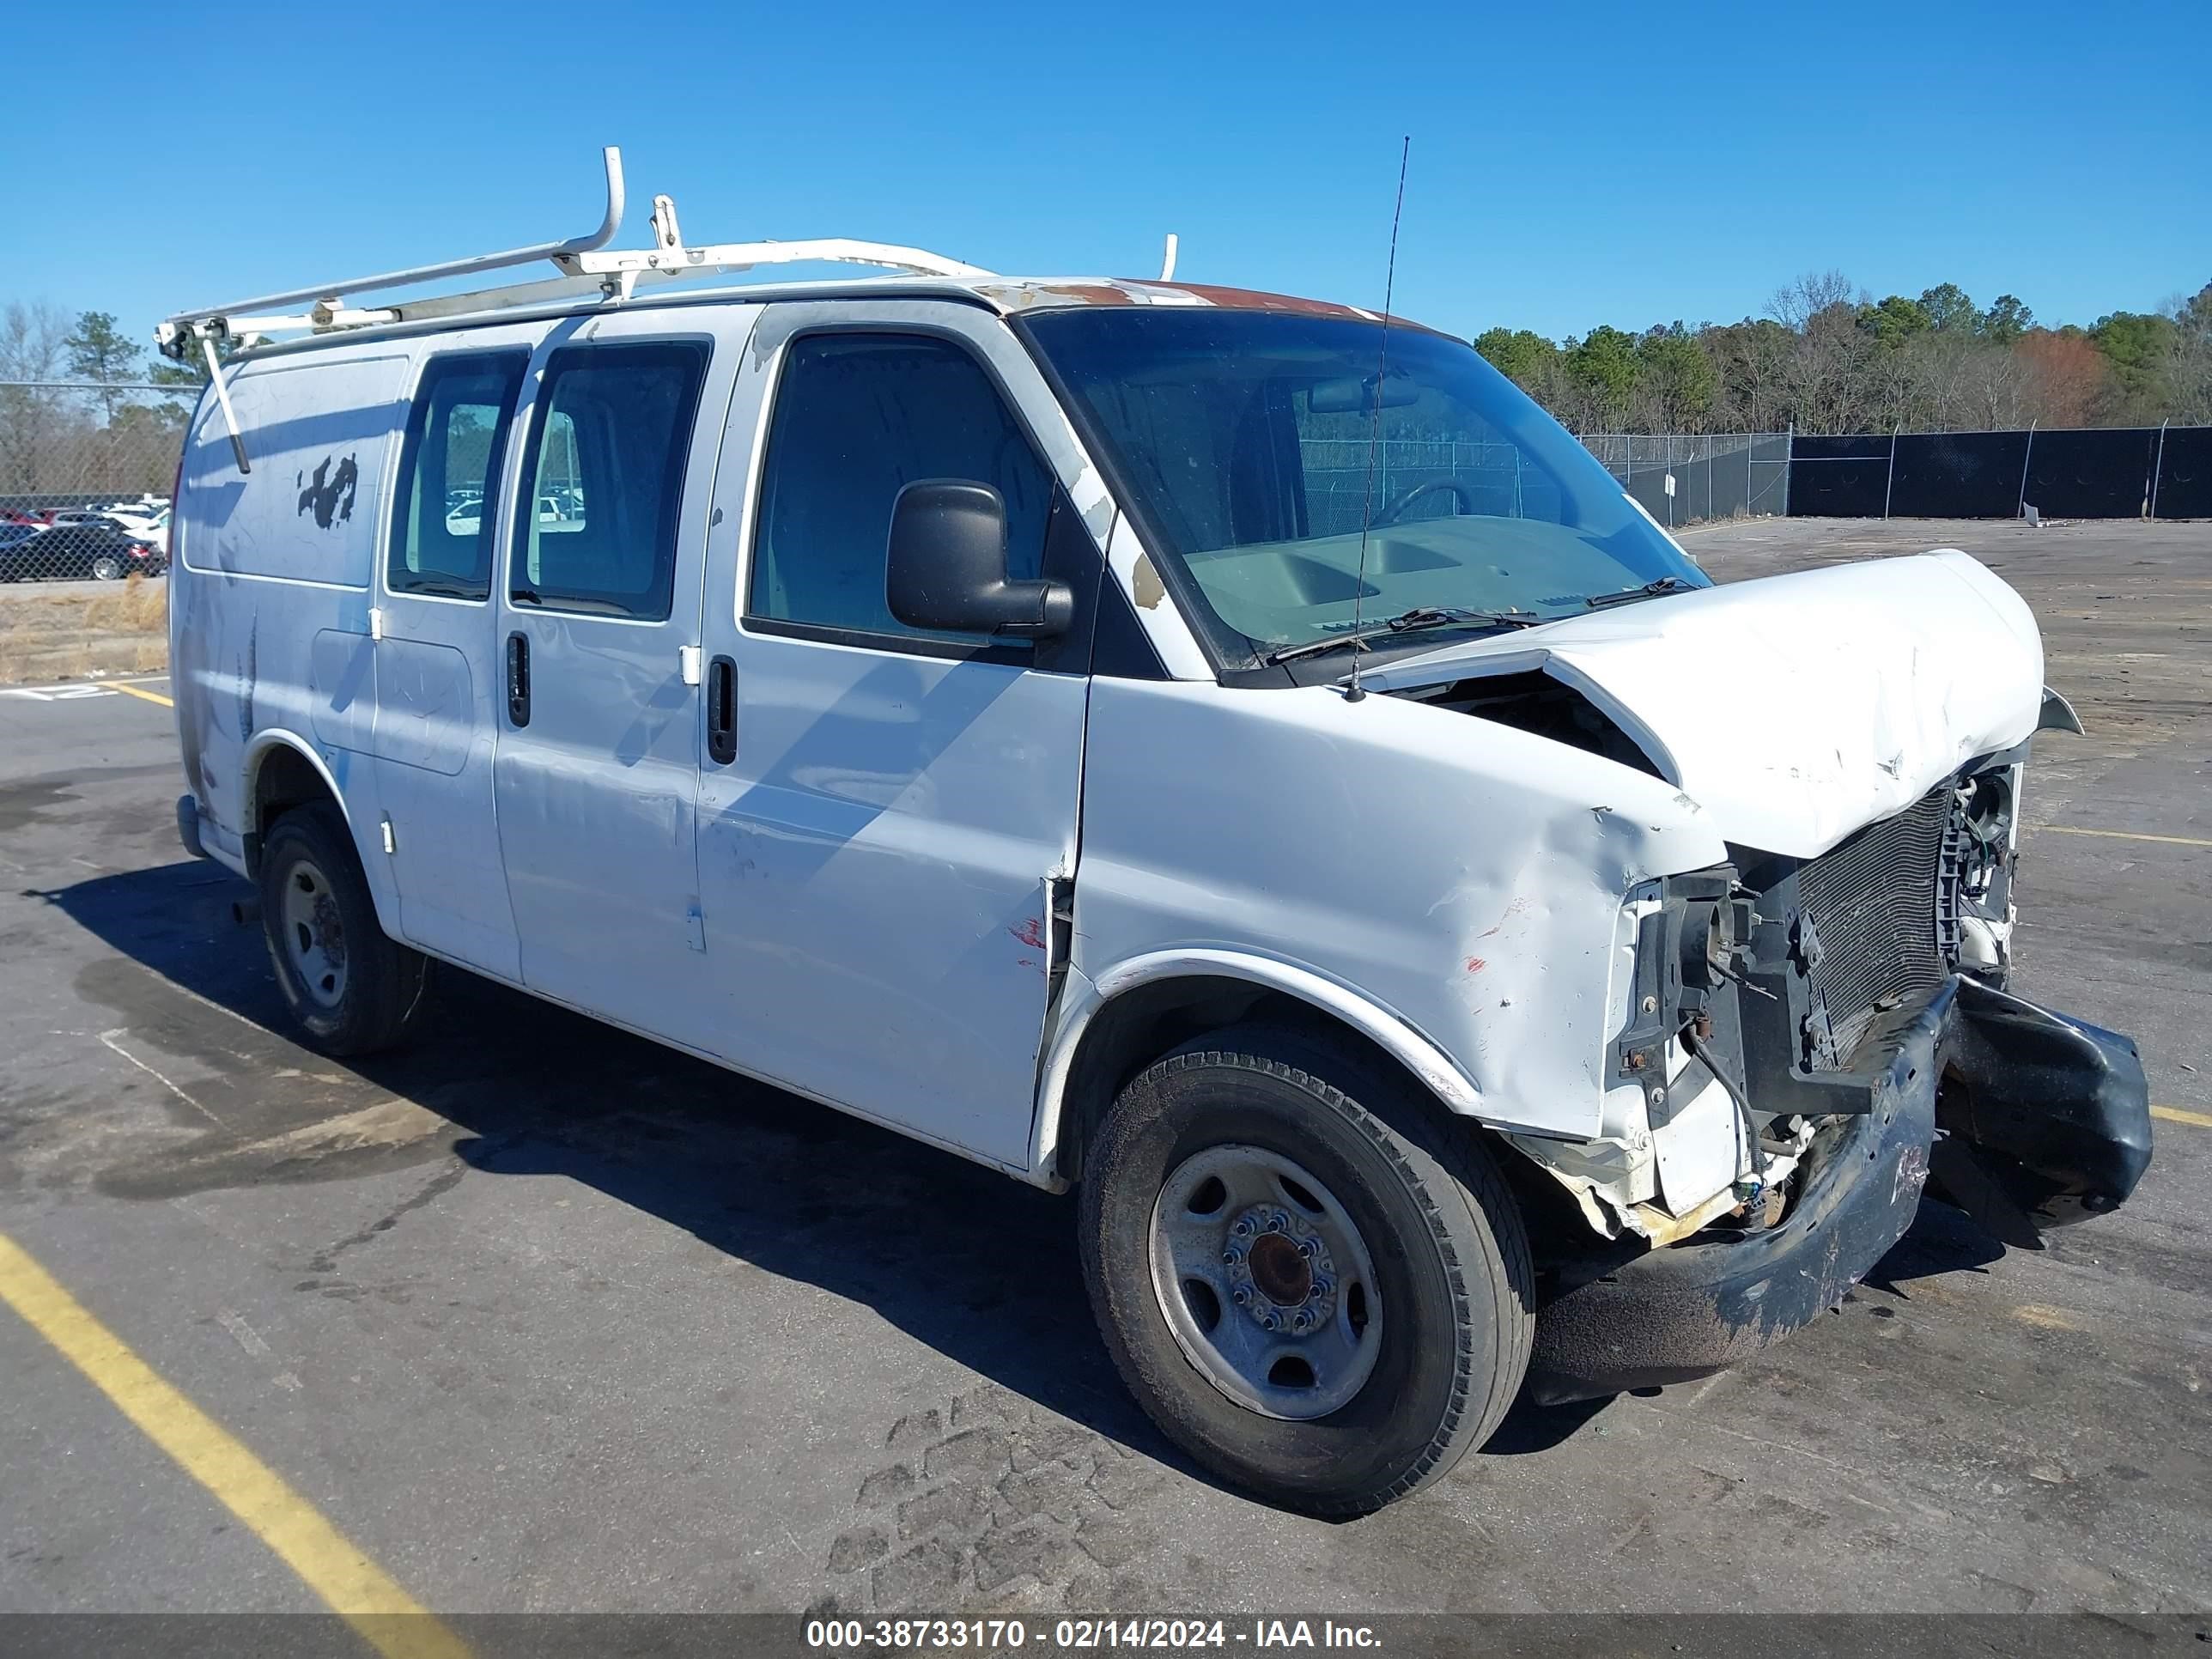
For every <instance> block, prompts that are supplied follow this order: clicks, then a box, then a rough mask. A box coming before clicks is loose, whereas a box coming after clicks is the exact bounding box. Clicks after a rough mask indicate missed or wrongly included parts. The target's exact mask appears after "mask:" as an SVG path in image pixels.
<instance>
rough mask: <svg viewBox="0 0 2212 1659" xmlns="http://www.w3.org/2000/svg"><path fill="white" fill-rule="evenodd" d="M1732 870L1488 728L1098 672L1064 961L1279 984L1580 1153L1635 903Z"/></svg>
mask: <svg viewBox="0 0 2212 1659" xmlns="http://www.w3.org/2000/svg"><path fill="white" fill-rule="evenodd" d="M1726 855H1727V854H1726V848H1725V846H1724V844H1723V838H1722V836H1721V834H1720V831H1719V829H1717V827H1716V826H1714V825H1713V824H1712V823H1711V822H1710V821H1709V820H1708V817H1707V815H1706V814H1705V812H1704V811H1703V810H1702V809H1701V808H1700V807H1699V805H1698V803H1697V802H1695V801H1694V800H1692V799H1690V798H1689V797H1688V796H1686V795H1685V794H1683V793H1680V791H1679V790H1677V789H1676V788H1675V787H1673V786H1671V785H1669V784H1668V783H1666V782H1664V781H1662V780H1660V779H1657V778H1655V777H1653V776H1651V775H1649V774H1648V773H1644V772H1640V771H1637V770H1634V769H1631V768H1629V767H1626V766H1624V765H1620V764H1619V763H1615V762H1613V761H1610V760H1607V759H1605V758H1603V757H1599V756H1596V755H1592V754H1589V753H1587V752H1585V751H1583V750H1577V749H1571V748H1569V747H1567V746H1566V745H1565V744H1559V743H1556V742H1553V741H1552V740H1551V739H1549V738H1543V737H1539V736H1536V735H1534V734H1533V733H1530V732H1522V731H1519V730H1516V729H1515V728H1513V727H1510V726H1504V725H1501V724H1498V723H1496V722H1492V721H1487V720H1468V719H1467V718H1465V717H1464V716H1462V715H1460V714H1454V713H1451V712H1449V711H1448V710H1444V709H1440V708H1431V707H1429V706H1427V705H1425V704H1421V703H1418V702H1411V701H1409V700H1407V699H1403V698H1397V697H1382V696H1369V697H1364V698H1362V699H1360V700H1359V701H1358V702H1352V701H1350V700H1349V699H1347V698H1346V696H1345V695H1344V693H1343V692H1342V691H1341V690H1340V689H1338V688H1336V687H1333V686H1310V687H1301V688H1277V689H1271V690H1243V689H1236V688H1231V687H1225V686H1221V685H1217V684H1204V683H1197V682H1188V681H1136V680H1120V679H1107V678H1100V679H1099V680H1097V681H1096V682H1094V684H1093V686H1092V690H1091V708H1090V718H1089V722H1088V727H1087V733H1086V738H1085V787H1084V809H1083V838H1082V859H1081V865H1080V867H1079V872H1078V878H1077V882H1076V892H1075V906H1074V949H1073V963H1072V966H1073V968H1074V969H1077V970H1079V971H1080V972H1081V973H1082V974H1084V975H1085V976H1086V977H1088V978H1089V979H1091V981H1092V982H1093V983H1094V984H1102V985H1103V983H1105V982H1106V980H1107V976H1110V975H1113V974H1115V973H1116V972H1118V971H1121V970H1123V969H1124V967H1125V964H1133V963H1140V962H1143V963H1157V962H1162V961H1167V960H1184V961H1209V960H1217V959H1226V960H1231V961H1234V962H1236V963H1239V964H1241V965H1242V967H1243V970H1244V971H1245V972H1247V973H1249V974H1250V975H1259V974H1262V973H1266V974H1273V975H1278V976H1279V977H1281V978H1282V979H1283V980H1284V981H1285V983H1284V985H1283V988H1285V989H1286V990H1290V991H1291V994H1295V995H1302V996H1304V999H1305V1000H1308V1001H1312V1002H1316V1003H1317V1004H1319V1005H1320V1006H1325V1007H1327V1006H1332V1003H1334V1004H1335V1005H1337V1006H1339V1007H1340V1008H1341V1009H1342V1010H1343V1011H1345V1012H1343V1017H1345V1018H1346V1020H1347V1023H1349V1024H1354V1025H1355V1026H1356V1027H1357V1028H1358V1029H1360V1030H1365V1031H1367V1032H1368V1033H1369V1034H1370V1035H1371V1036H1375V1037H1376V1041H1378V1042H1383V1044H1384V1046H1385V1047H1393V1045H1395V1049H1396V1050H1402V1051H1403V1054H1402V1055H1401V1057H1408V1064H1409V1065H1411V1066H1412V1068H1413V1071H1414V1073H1415V1074H1416V1075H1433V1076H1434V1077H1435V1078H1436V1079H1437V1080H1438V1085H1441V1086H1437V1085H1432V1086H1437V1093H1438V1097H1439V1099H1441V1100H1443V1102H1444V1103H1445V1104H1446V1105H1447V1106H1449V1107H1450V1108H1451V1109H1453V1110H1455V1111H1459V1112H1462V1113H1464V1114H1465V1115H1469V1116H1473V1117H1475V1118H1478V1119H1480V1120H1481V1121H1484V1122H1486V1123H1492V1124H1495V1125H1498V1126H1499V1127H1510V1128H1515V1129H1519V1130H1523V1131H1526V1132H1528V1133H1538V1134H1546V1135H1554V1136H1561V1137H1565V1138H1568V1139H1589V1138H1591V1137H1593V1136H1595V1134H1597V1133H1599V1128H1600V1123H1601V1114H1602V1110H1603V1093H1604V1083H1603V1079H1604V1077H1605V1052H1606V1048H1607V1041H1608V1039H1609V1037H1610V1036H1611V1035H1612V1031H1613V1029H1616V1028H1615V1027H1614V1026H1613V1025H1612V1024H1610V1023H1609V1022H1610V1021H1611V1019H1612V1017H1613V1013H1614V1012H1615V1010H1614V1009H1613V990H1614V987H1615V985H1616V983H1617V982H1620V976H1622V975H1625V974H1626V972H1627V971H1628V970H1629V969H1630V968H1631V967H1632V964H1630V963H1625V962H1624V961H1623V960H1622V952H1621V951H1620V949H1619V948H1618V931H1619V921H1620V911H1621V906H1622V903H1623V902H1624V900H1625V898H1626V896H1627V894H1628V893H1629V892H1630V890H1632V889H1633V888H1634V887H1636V886H1637V885H1638V884H1639V883H1641V882H1644V881H1647V880H1650V879H1651V878H1656V877H1658V876H1662V875H1669V874H1675V873H1680V872H1685V871H1688V870H1693V869H1699V868H1703V867H1705V866H1710V865H1713V864H1716V863H1718V862H1720V861H1721V860H1723V859H1724V858H1725V857H1726ZM1261 964H1272V965H1266V966H1263V965H1261ZM1148 971H1149V970H1148ZM1203 971H1221V970H1220V969H1205V970H1203ZM1293 978H1295V979H1296V981H1297V983H1296V984H1295V985H1293V984H1291V983H1289V982H1288V981H1290V980H1291V979H1293ZM1301 987H1303V988H1301ZM1354 987H1356V989H1355V988H1354ZM1363 1022H1364V1023H1363ZM1394 1051H1395V1050H1394ZM1429 1051H1433V1057H1431V1054H1430V1053H1429ZM1046 1077H1047V1079H1050V1077H1051V1067H1050V1066H1047V1067H1046ZM1041 1117H1042V1114H1041Z"/></svg>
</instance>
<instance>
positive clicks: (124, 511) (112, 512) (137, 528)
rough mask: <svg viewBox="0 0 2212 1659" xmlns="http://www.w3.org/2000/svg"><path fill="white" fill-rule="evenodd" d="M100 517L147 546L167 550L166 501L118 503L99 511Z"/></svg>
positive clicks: (167, 518)
mask: <svg viewBox="0 0 2212 1659" xmlns="http://www.w3.org/2000/svg"><path fill="white" fill-rule="evenodd" d="M100 516H101V517H102V518H106V519H112V520H114V521H115V522H116V523H117V524H118V525H120V526H122V527H123V528H124V529H125V530H127V531H129V532H131V534H132V535H133V536H137V537H138V538H141V539H142V540H143V541H144V542H145V543H146V544H147V545H148V546H149V547H156V548H159V549H160V550H161V551H162V552H163V553H165V554H166V553H167V551H168V550H169V503H168V502H167V501H118V502H117V503H115V504H114V505H113V506H112V507H102V508H100Z"/></svg>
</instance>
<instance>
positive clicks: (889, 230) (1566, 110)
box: [0, 0, 2212, 337]
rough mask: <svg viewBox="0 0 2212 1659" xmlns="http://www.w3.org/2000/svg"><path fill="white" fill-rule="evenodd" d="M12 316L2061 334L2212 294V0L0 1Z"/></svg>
mask: <svg viewBox="0 0 2212 1659" xmlns="http://www.w3.org/2000/svg"><path fill="white" fill-rule="evenodd" d="M9 36H10V42H9V44H10V46H11V47H12V48H13V50H12V52H11V53H10V57H11V60H12V61H13V62H14V63H15V64H16V65H17V66H18V68H19V70H21V69H22V68H23V67H25V66H32V67H34V68H35V70H36V71H37V82H38V85H37V91H36V96H35V97H34V98H33V99H32V100H30V101H29V103H28V104H26V103H25V102H24V101H23V100H18V101H17V103H16V105H15V109H14V111H13V117H14V118H13V119H11V121H10V123H9V134H8V137H7V139H6V141H5V144H6V148H5V158H6V159H5V164H4V166H3V167H0V250H4V252H5V255H6V257H5V258H0V300H5V299H41V298H42V299H46V300H50V301H53V302H55V303H56V304H58V305H60V306H62V307H66V308H67V309H69V310H71V311H78V310H84V309H103V310H109V311H112V312H114V313H117V314H118V318H119V319H120V320H121V321H122V322H123V324H124V325H125V327H126V328H127V329H128V330H129V331H131V332H132V333H133V334H134V335H137V336H139V337H144V336H145V334H146V332H147V331H149V329H150V328H151V326H152V325H153V323H154V321H155V319H156V318H158V317H159V316H160V315H161V314H162V313H165V312H167V311H168V310H172V309H179V308H182V307H188V306H194V305H204V304H209V303H213V302H216V301H222V300H225V299H228V298H233V297H236V296H238V295H245V294H252V293H261V292H267V291H270V290H271V289H278V288H288V287H291V286H293V285H295V283H307V282H313V281H316V280H318V279H321V278H330V277H336V276H345V275H350V274H353V273H355V272H356V271H359V270H381V269H387V268H390V267H392V266H395V265H401V264H414V263H420V262H427V261H429V260H432V259H437V258H450V257H453V256H456V255H459V254H461V253H465V252H479V251H483V250H485V249H489V248H495V247H505V246H512V245H514V244H516V243H520V242H525V241H531V240H539V239H542V238H544V237H547V236H550V235H563V234H574V233H575V232H577V231H580V230H581V229H583V228H586V227H587V226H588V225H589V224H590V223H592V222H593V221H594V220H595V219H596V218H597V216H598V212H599V199H598V193H599V182H598V167H597V156H598V147H599V145H600V144H602V143H619V144H621V145H622V146H623V153H624V156H625V159H626V161H627V162H628V167H629V180H630V189H631V201H632V204H633V207H632V212H631V216H630V218H629V223H628V226H627V227H626V230H625V235H624V240H625V241H626V242H629V243H632V244H635V243H636V242H639V241H641V240H643V238H644V236H645V216H646V213H647V210H649V204H650V198H651V197H652V196H653V193H654V192H656V191H668V192H670V193H671V194H673V195H674V196H675V197H676V200H677V203H678V207H679V210H680V211H681V215H682V220H683V224H684V230H685V233H686V235H687V236H688V238H689V239H690V240H693V241H695V242H696V241H702V240H739V239H744V238H749V237H759V236H774V237H799V236H808V235H822V234H842V235H858V236H866V237H872V238H876V239H879V240H890V241H906V242H915V243H919V244H921V245H922V246H930V247H935V248H938V249H939V250H941V251H944V252H950V253H953V254H957V255H958V256H960V257H962V258H966V259H969V260H970V261H972V262H974V263H976V264H984V265H987V266H990V267H992V268H993V269H996V270H1006V271H1017V272H1024V273H1050V274H1074V273H1082V274H1101V273H1103V274H1115V275H1149V274H1152V273H1153V272H1155V271H1156V270H1158V259H1159V249H1160V243H1161V240H1162V238H1163V236H1164V233H1166V232H1168V231H1170V230H1173V231H1176V232H1177V233H1179V234H1180V235H1181V237H1182V263H1181V266H1180V270H1179V272H1178V274H1179V275H1181V276H1186V277H1188V278H1189V279H1191V280H1193V281H1204V282H1221V283H1234V284H1237V285H1241V286H1249V287H1260V288H1275V289H1288V290H1291V291H1292V292H1297V293H1302V294H1309V295H1316V296H1320V297H1325V298H1331V299H1342V300H1348V301H1355V302H1359V303H1366V304H1376V303H1379V301H1380V300H1381V297H1382V289H1383V265H1384V255H1385V251H1386V248H1385V244H1386V240H1387V237H1388V234H1389V219H1390V197H1391V190H1392V186H1393V184H1394V182H1395V170H1396V166H1397V157H1398V141H1399V137H1400V135H1401V134H1404V133H1410V134H1412V135H1413V162H1412V168H1411V173H1410V175H1409V178H1408V181H1407V195H1406V210H1405V226H1404V230H1403V233H1402V235H1401V244H1400V252H1399V260H1398V300H1399V305H1398V308H1399V310H1400V311H1401V312H1402V313H1405V314H1407V315H1410V316H1414V317H1418V318H1420V319H1423V320H1424V321H1426V322H1429V323H1431V324H1432V325H1437V326H1440V327H1444V328H1448V329H1450V330H1453V331H1456V332H1463V333H1468V334H1473V333H1475V332H1478V331H1480V330H1481V329H1483V328H1486V327H1488V326H1490V325H1492V324H1501V323H1502V324H1505V325H1511V326H1516V327H1530V328H1534V329H1536V330H1538V331H1541V332H1543V333H1546V334H1549V335H1553V336H1554V337H1557V336H1561V335H1565V334H1570V333H1579V332H1583V331H1587V330H1588V329H1589V328H1590V327H1591V326H1593V325H1595V324H1598V323H1601V322H1610V323H1613V324H1616V325H1621V326H1625V327H1639V328H1640V327H1644V326H1648V325H1651V324H1653V323H1656V322H1662V321H1669V320H1673V319H1678V318H1679V319H1683V320H1686V321H1688V322H1691V323H1696V322H1699V321H1700V320H1706V319H1711V320H1716V321H1727V320H1733V319H1736V318H1740V317H1742V316H1744V315H1746V314H1750V313H1758V312H1759V311H1760V310H1761V308H1762V307H1764V305H1765V301H1766V299H1767V297H1768V296H1769V295H1771V292H1772V291H1773V290H1774V289H1775V288H1776V287H1777V286H1778V285H1779V284H1781V283H1784V282H1785V281H1787V280H1788V279H1790V277H1791V276H1795V275H1796V274H1797V273H1799V272H1801V271H1804V270H1814V269H1820V270H1825V269H1828V268H1831V267H1833V268H1838V269H1840V270H1843V271H1844V273H1845V274H1846V275H1847V276H1850V278H1851V279H1852V280H1853V281H1854V282H1855V283H1859V284H1861V285H1863V286H1864V287H1866V288H1868V289H1871V290H1873V292H1874V293H1875V294H1876V295H1881V294H1885V293H1888V292H1892V291H1903V292H1906V293H1911V294H1917V293H1918V292H1919V291H1920V290H1921V289H1923V288H1925V287H1928V286H1929V285H1931V284H1933V283H1937V282H1941V281H1945V280H1949V281H1954V282H1956V283H1960V285H1961V286H1962V287H1964V288H1965V289H1966V290H1967V292H1968V293H1970V294H1971V295H1973V296H1974V297H1975V298H1976V299H1977V300H1978V301H1982V302H1984V303H1985V304H1986V303H1987V302H1988V301H1990V299H1992V298H1994V297H1995V296H1996V295H1997V294H1998V293H1999V292H2000V291H2004V290H2009V291H2011V292H2014V293H2016V294H2018V295H2020V296H2021V298H2023V299H2024V300H2026V301H2027V303H2028V304H2029V305H2031V306H2032V307H2033V308H2034V310H2035V313H2036V315H2037V317H2038V318H2039V319H2042V320H2045V321H2049V322H2061V321H2074V322H2081V323H2087V322H2090V321H2093V320H2094V319H2095V318H2096V316H2097V315H2098V314H2099V313H2101V312H2104V311H2107V310H2112V309H2121V308H2124V309H2136V310H2141V309H2148V308H2152V307H2156V306H2157V305H2159V304H2160V302H2162V301H2164V300H2166V298H2168V297H2169V296H2170V295H2173V294H2174V293H2176V292H2177V291H2180V290H2183V289H2188V290H2192V291H2193V290H2194V289H2197V288H2198V287H2200V286H2202V285H2203V283H2206V282H2208V281H2212V169H2208V167H2207V165H2206V163H2207V161H2208V160H2209V159H2212V94H2208V92H2207V90H2206V84H2205V80H2204V75H2205V66H2206V64H2207V63H2208V62H2212V6H2208V5H2206V4H2204V3H2202V0H2170V3H2166V4H2163V5H2140V4H2126V3H2121V4H2115V5H2108V6H2100V7H2099V8H2095V9H2091V8H2089V7H2087V6H2085V5H2062V4H2057V3H2053V0H2015V3H2011V4H2007V5H1984V4H1978V3H1959V4H1946V5H1929V6H1922V7H1917V8H1913V9H1911V10H1910V11H1906V10H1905V9H1890V8H1875V9H1868V8H1838V7H1829V6H1821V7H1810V6H1787V5H1779V4H1774V3H1771V0H1770V3H1767V4H1765V5H1762V6H1759V7H1745V8H1741V9H1735V8H1728V9H1705V8H1699V7H1695V6H1689V5H1665V6H1656V5H1655V6H1651V7H1649V8H1642V7H1612V6H1604V5H1586V4H1558V5H1548V6H1547V5H1544V4H1541V3H1536V4H1532V3H1525V0H1524V3H1521V4H1518V5H1515V6H1512V7H1510V8H1500V7H1495V6H1488V5H1482V4H1474V5H1468V4H1430V3H1425V0H1408V3H1401V4H1398V5H1395V6H1379V5H1371V4H1370V5H1344V4H1339V5H1335V6H1332V7H1328V8H1310V9H1309V8H1304V7H1300V6H1293V5H1278V6H1267V7H1261V6H1249V7H1236V8H1229V7H1221V8H1212V7H1206V6H1204V5H1199V4H1186V5H1183V6H1181V7H1176V8H1147V7H1145V6H1140V5H1135V4H1123V5H1119V6H1115V7H1110V8H1101V7H1089V6H1062V5H1057V4H1054V3H1052V0H1030V3H1028V4H1024V5H1005V4H994V5H987V6H975V5H969V6H949V5H939V6H932V7H915V8H906V7H895V6H889V5H884V4H880V3H877V0H846V3H843V4H840V5H811V6H807V5H793V4H790V3H779V4H776V5H774V6H757V5H720V6H717V5H705V4H693V3H690V0H665V3H658V4H635V5H624V4H620V3H616V4H608V3H604V0H602V3H598V4H594V5H590V6H570V5H568V4H565V3H561V0H549V3H532V4H531V5H529V6H527V7H513V8H501V9H491V8H483V9H478V8H476V7H472V6H470V5H466V4H462V3H451V4H445V5H436V6H425V5H418V4H416V3H413V0H392V3H386V4H379V5H377V6H374V7H366V8H361V7H339V8H336V9H332V8H323V7H302V6H297V5H291V6H285V7H263V6H258V5H252V4H232V5H226V6H222V7H221V8H218V9H214V10H201V11H193V10H191V9H179V7H178V6H176V5H175V4H174V3H168V4H162V5H158V6H156V5H152V4H145V3H139V0H118V3H106V4H99V5H86V6H79V7H75V8H70V7H39V8H33V9H27V10H25V11H23V12H21V14H20V15H17V16H16V17H15V20H14V21H11V23H10V24H9Z"/></svg>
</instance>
